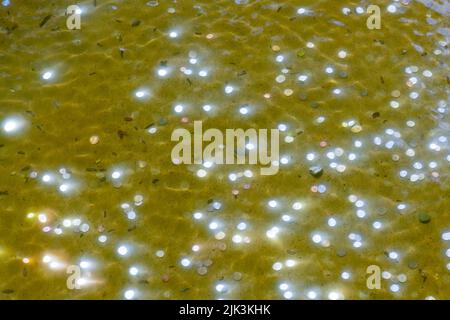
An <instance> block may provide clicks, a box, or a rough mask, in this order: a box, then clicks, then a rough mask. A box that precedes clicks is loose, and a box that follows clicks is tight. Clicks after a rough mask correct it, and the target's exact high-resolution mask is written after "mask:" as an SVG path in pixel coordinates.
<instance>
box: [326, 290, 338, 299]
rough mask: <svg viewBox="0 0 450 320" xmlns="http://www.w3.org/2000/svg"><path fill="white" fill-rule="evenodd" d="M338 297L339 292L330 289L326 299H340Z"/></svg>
mask: <svg viewBox="0 0 450 320" xmlns="http://www.w3.org/2000/svg"><path fill="white" fill-rule="evenodd" d="M340 298H341V295H340V293H339V292H336V291H331V292H330V293H329V294H328V299H330V300H338V299H340Z"/></svg>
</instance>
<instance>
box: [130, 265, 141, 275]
mask: <svg viewBox="0 0 450 320" xmlns="http://www.w3.org/2000/svg"><path fill="white" fill-rule="evenodd" d="M128 272H129V273H130V275H132V276H137V274H138V273H139V269H138V268H136V267H131V268H130V269H129V270H128Z"/></svg>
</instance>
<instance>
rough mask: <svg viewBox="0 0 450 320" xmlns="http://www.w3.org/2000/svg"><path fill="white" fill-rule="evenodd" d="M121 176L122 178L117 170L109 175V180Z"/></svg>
mask: <svg viewBox="0 0 450 320" xmlns="http://www.w3.org/2000/svg"><path fill="white" fill-rule="evenodd" d="M121 176H122V173H121V172H120V171H117V170H116V171H114V172H113V173H112V174H111V178H113V179H114V180H116V179H119V178H120V177H121Z"/></svg>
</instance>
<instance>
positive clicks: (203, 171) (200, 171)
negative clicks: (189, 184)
mask: <svg viewBox="0 0 450 320" xmlns="http://www.w3.org/2000/svg"><path fill="white" fill-rule="evenodd" d="M206 174H207V172H206V170H203V169H200V170H198V171H197V176H198V177H199V178H204V177H206Z"/></svg>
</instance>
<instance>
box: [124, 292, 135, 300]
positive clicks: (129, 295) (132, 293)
mask: <svg viewBox="0 0 450 320" xmlns="http://www.w3.org/2000/svg"><path fill="white" fill-rule="evenodd" d="M135 295H136V292H135V291H134V290H132V289H129V290H127V291H125V293H124V295H123V296H124V297H125V299H127V300H131V299H133V298H134V297H135Z"/></svg>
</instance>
